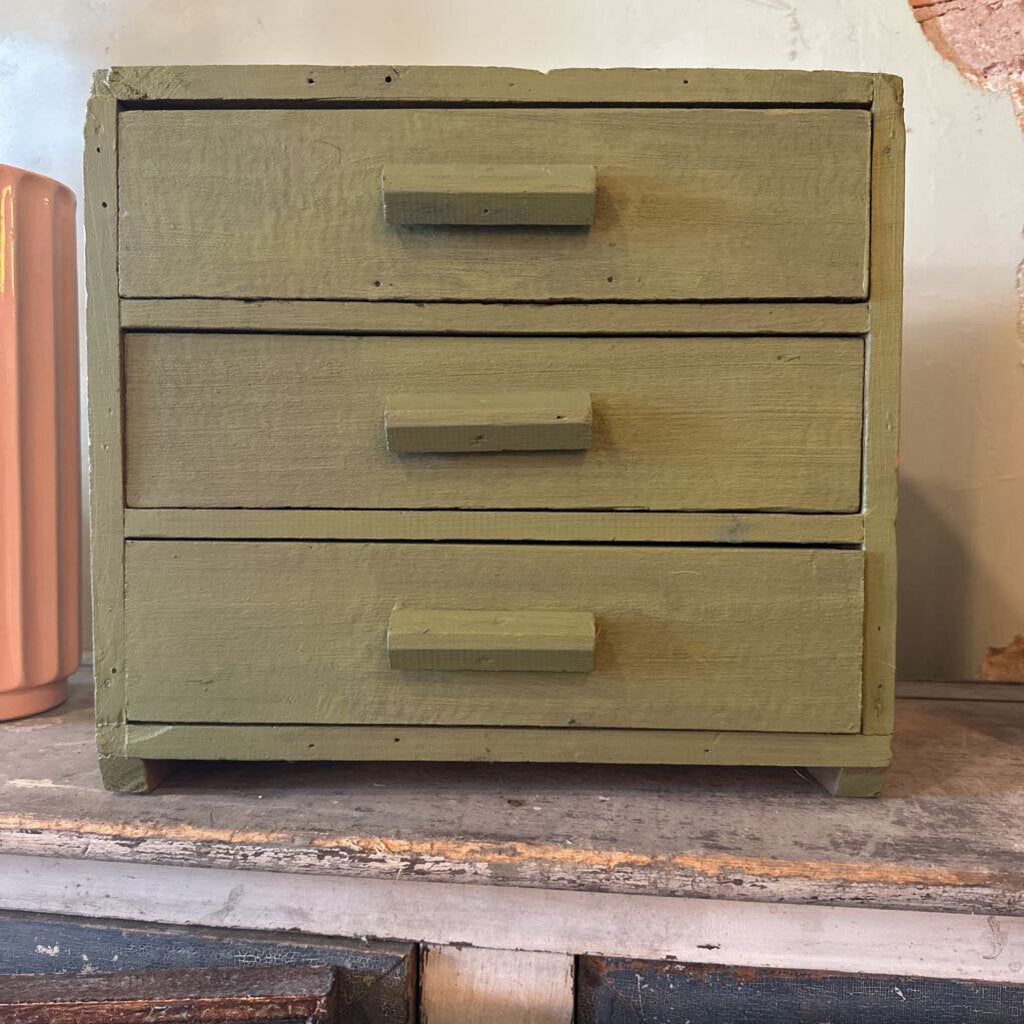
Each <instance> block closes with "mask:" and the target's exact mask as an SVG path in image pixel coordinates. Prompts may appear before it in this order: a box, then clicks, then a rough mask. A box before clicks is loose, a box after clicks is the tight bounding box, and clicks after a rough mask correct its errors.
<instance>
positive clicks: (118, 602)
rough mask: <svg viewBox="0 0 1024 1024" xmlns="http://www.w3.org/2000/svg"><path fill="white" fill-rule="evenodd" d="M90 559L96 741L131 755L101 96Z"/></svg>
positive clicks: (109, 145) (93, 272) (108, 159)
mask: <svg viewBox="0 0 1024 1024" xmlns="http://www.w3.org/2000/svg"><path fill="white" fill-rule="evenodd" d="M85 187H86V192H87V195H86V202H85V255H86V271H85V283H86V291H87V293H88V306H87V310H86V316H87V319H86V326H87V333H88V339H89V344H88V382H89V473H90V478H89V479H90V485H89V494H90V514H89V523H90V545H91V549H90V557H91V560H92V575H91V582H92V629H93V644H92V646H93V655H94V658H95V665H96V679H97V687H96V739H97V744H98V746H99V749H100V751H101V752H102V753H104V754H106V755H112V756H116V755H119V754H122V753H123V741H124V737H123V734H122V733H121V732H120V731H119V726H120V724H121V723H122V722H123V721H124V661H123V656H124V562H123V557H124V475H123V471H124V446H123V440H124V439H123V436H122V390H121V331H120V325H119V322H118V299H117V222H118V217H117V103H116V101H115V100H114V99H113V98H112V97H110V96H102V95H98V96H93V97H92V98H91V99H90V100H89V108H88V113H87V116H86V121H85Z"/></svg>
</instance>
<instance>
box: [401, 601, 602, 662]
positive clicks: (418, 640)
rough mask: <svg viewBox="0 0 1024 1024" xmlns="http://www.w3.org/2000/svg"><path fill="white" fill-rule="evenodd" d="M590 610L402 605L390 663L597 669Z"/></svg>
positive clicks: (592, 619) (592, 621)
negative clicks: (419, 606)
mask: <svg viewBox="0 0 1024 1024" xmlns="http://www.w3.org/2000/svg"><path fill="white" fill-rule="evenodd" d="M594 645H595V625H594V616H593V615H592V614H591V613H590V612H566V611H516V612H507V611H482V610H478V609H475V610H472V611H452V610H450V609H446V608H438V609H429V608H396V609H395V610H394V611H393V612H392V613H391V618H390V620H389V621H388V666H389V667H390V668H394V669H412V670H417V669H422V670H424V671H430V672H460V671H474V672H591V671H593V668H594Z"/></svg>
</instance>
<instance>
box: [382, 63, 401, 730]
mask: <svg viewBox="0 0 1024 1024" xmlns="http://www.w3.org/2000/svg"><path fill="white" fill-rule="evenodd" d="M384 81H385V82H390V81H391V76H390V75H385V76H384ZM395 742H396V743H397V742H398V741H397V740H396V741H395Z"/></svg>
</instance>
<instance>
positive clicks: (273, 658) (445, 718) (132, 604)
mask: <svg viewBox="0 0 1024 1024" xmlns="http://www.w3.org/2000/svg"><path fill="white" fill-rule="evenodd" d="M125 558H126V565H125V573H126V591H125V606H126V617H127V622H126V628H127V648H126V665H125V668H126V672H127V694H128V696H127V712H128V718H129V720H130V721H135V722H206V723H251V724H256V723H282V724H284V723H292V724H294V723H302V724H338V725H345V724H347V725H363V724H374V725H381V724H387V725H507V726H514V725H518V726H562V727H566V726H571V727H605V728H608V727H620V728H651V729H714V730H750V731H771V732H775V731H780V732H816V733H854V732H858V731H859V730H860V720H861V645H862V629H863V555H862V553H861V552H860V551H853V550H833V549H813V548H772V549H763V548H735V547H733V548H711V547H650V546H643V547H630V546H627V545H609V546H602V545H590V544H587V545H583V544H580V545H555V544H448V543H330V542H328V543H299V542H269V543H268V542H262V543H255V542H248V541H223V542H221V541H129V542H128V543H127V545H126V555H125ZM481 613H489V614H481ZM588 616H593V623H594V625H593V626H592V627H589V634H588V625H587V623H589V622H590V619H589V618H588ZM389 625H390V633H389ZM389 646H390V648H391V650H390V654H389ZM393 665H394V666H396V667H392V666H393ZM469 665H472V666H474V667H472V668H469V667H466V666H469ZM476 666H482V667H476Z"/></svg>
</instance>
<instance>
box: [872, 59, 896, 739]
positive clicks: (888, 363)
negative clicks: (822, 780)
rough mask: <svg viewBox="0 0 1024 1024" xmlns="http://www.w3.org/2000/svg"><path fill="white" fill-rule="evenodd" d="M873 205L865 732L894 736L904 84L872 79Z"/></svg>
mask: <svg viewBox="0 0 1024 1024" xmlns="http://www.w3.org/2000/svg"><path fill="white" fill-rule="evenodd" d="M872 116H873V119H874V126H875V128H874V133H873V136H872V138H873V143H872V151H871V153H872V155H871V161H872V163H871V166H872V172H871V173H872V181H873V183H874V195H873V199H872V203H871V237H872V239H873V243H872V250H871V335H870V339H869V342H868V367H867V376H868V381H869V382H870V392H869V394H868V401H867V406H866V415H865V436H864V465H865V473H864V510H865V516H864V548H865V552H866V555H865V591H866V598H865V618H864V636H865V650H864V731H865V732H869V733H878V734H880V735H887V734H891V733H892V729H893V709H894V706H895V685H896V684H895V674H896V511H897V500H898V496H897V467H898V464H899V440H900V350H901V345H902V339H903V192H904V181H903V165H904V146H905V135H904V128H903V82H902V81H901V80H900V79H899V78H896V77H894V76H892V75H877V76H876V77H875V105H874V111H873V115H872Z"/></svg>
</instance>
